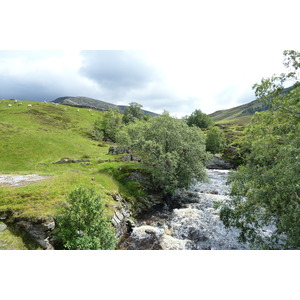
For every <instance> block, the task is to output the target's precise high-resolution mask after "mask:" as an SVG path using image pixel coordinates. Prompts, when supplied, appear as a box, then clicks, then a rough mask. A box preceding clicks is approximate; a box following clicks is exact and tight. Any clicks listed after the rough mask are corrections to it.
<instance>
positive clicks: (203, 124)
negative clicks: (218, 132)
mask: <svg viewBox="0 0 300 300" xmlns="http://www.w3.org/2000/svg"><path fill="white" fill-rule="evenodd" d="M186 120H187V124H188V125H189V126H196V127H199V128H208V127H210V126H212V125H213V123H214V122H213V120H212V118H211V117H210V116H208V115H207V114H205V113H203V112H202V111H201V110H200V109H196V110H195V111H194V112H193V113H192V114H191V115H190V116H188V117H186Z"/></svg>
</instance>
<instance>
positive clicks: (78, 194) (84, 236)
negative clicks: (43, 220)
mask: <svg viewBox="0 0 300 300" xmlns="http://www.w3.org/2000/svg"><path fill="white" fill-rule="evenodd" d="M67 202H68V206H67V207H65V208H63V210H62V212H61V214H60V215H59V216H57V218H56V223H57V226H58V227H57V229H55V237H56V239H58V240H59V241H61V242H62V243H63V246H64V248H65V249H68V250H97V249H99V250H109V249H114V248H115V245H116V237H115V234H114V231H113V229H112V227H111V225H110V222H109V220H108V219H107V218H106V217H105V216H104V204H103V202H102V201H101V199H100V195H99V194H98V193H97V192H96V191H95V190H94V189H86V188H83V187H79V188H77V189H75V190H74V191H73V192H71V193H70V195H69V197H68V199H67Z"/></svg>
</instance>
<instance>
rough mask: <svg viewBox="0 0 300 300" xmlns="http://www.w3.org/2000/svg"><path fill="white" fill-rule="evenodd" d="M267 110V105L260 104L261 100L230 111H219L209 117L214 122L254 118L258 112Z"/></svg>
mask: <svg viewBox="0 0 300 300" xmlns="http://www.w3.org/2000/svg"><path fill="white" fill-rule="evenodd" d="M266 109H267V105H266V104H264V103H262V102H260V101H259V100H254V101H251V102H249V103H246V104H243V105H239V106H236V107H233V108H230V109H224V110H218V111H216V112H214V113H212V114H210V115H209V116H210V117H211V118H212V119H213V120H214V121H221V120H222V121H223V120H232V119H237V118H241V117H246V116H252V115H254V113H255V112H257V111H263V110H266Z"/></svg>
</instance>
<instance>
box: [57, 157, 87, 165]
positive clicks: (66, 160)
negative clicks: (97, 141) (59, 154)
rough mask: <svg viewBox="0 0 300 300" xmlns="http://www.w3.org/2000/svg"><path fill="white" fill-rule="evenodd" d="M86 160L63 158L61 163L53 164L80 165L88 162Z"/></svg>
mask: <svg viewBox="0 0 300 300" xmlns="http://www.w3.org/2000/svg"><path fill="white" fill-rule="evenodd" d="M86 161H87V160H86V159H72V158H62V159H60V160H59V161H56V162H54V163H53V164H66V163H79V162H86Z"/></svg>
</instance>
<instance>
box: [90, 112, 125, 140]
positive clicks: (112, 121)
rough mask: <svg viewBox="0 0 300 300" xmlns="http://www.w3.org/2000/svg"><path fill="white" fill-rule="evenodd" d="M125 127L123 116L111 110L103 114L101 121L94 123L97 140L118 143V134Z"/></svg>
mask: <svg viewBox="0 0 300 300" xmlns="http://www.w3.org/2000/svg"><path fill="white" fill-rule="evenodd" d="M122 126H123V120H122V115H121V114H120V113H119V112H118V111H116V110H112V109H110V110H109V111H107V112H105V113H103V116H102V118H101V119H98V120H96V121H95V122H94V134H95V138H96V139H97V140H105V141H111V142H115V141H116V135H117V132H118V131H119V130H120V129H121V127H122Z"/></svg>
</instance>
